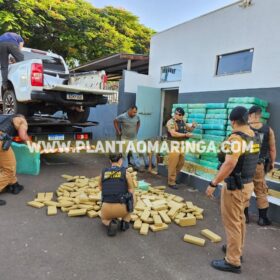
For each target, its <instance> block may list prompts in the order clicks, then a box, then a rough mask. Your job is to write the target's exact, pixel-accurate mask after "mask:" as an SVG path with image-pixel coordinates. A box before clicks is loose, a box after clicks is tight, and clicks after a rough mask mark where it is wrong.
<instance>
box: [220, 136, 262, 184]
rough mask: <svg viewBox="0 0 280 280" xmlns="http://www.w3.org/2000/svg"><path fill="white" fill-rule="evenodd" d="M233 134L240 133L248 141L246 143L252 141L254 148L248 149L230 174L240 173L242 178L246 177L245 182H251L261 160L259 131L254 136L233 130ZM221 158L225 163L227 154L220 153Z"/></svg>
mask: <svg viewBox="0 0 280 280" xmlns="http://www.w3.org/2000/svg"><path fill="white" fill-rule="evenodd" d="M232 134H236V135H239V136H240V137H241V138H242V139H243V140H244V141H246V143H252V145H253V147H254V148H253V149H252V150H251V149H250V150H249V151H246V152H245V153H244V154H242V155H241V156H240V157H239V158H238V162H237V164H236V166H235V168H234V170H233V171H232V173H231V174H230V176H234V175H236V174H239V175H240V176H241V178H242V179H244V183H249V182H251V181H253V177H254V176H255V173H256V167H257V164H258V161H259V153H260V137H259V135H258V134H257V133H256V134H255V136H254V137H251V136H249V135H247V134H245V133H243V132H240V131H236V132H233V133H232ZM219 160H220V161H221V163H223V162H224V160H225V154H223V156H222V154H220V155H219Z"/></svg>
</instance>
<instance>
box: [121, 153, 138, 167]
mask: <svg viewBox="0 0 280 280" xmlns="http://www.w3.org/2000/svg"><path fill="white" fill-rule="evenodd" d="M131 155H132V158H133V162H134V165H135V166H136V167H137V168H139V167H140V166H141V162H140V159H139V156H138V154H135V153H131ZM123 167H125V168H127V167H128V158H127V155H126V154H125V155H124V156H123Z"/></svg>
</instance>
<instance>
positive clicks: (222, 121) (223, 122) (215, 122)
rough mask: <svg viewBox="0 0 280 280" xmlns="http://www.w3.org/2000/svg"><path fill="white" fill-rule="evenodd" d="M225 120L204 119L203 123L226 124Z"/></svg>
mask: <svg viewBox="0 0 280 280" xmlns="http://www.w3.org/2000/svg"><path fill="white" fill-rule="evenodd" d="M227 122H228V121H227V120H219V119H205V122H204V123H205V124H227Z"/></svg>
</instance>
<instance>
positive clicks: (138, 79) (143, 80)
mask: <svg viewBox="0 0 280 280" xmlns="http://www.w3.org/2000/svg"><path fill="white" fill-rule="evenodd" d="M124 81H125V85H124V92H130V93H136V92H137V87H138V85H139V86H147V87H149V86H150V87H151V86H153V85H154V83H153V82H152V77H151V76H149V75H144V74H139V73H137V72H133V71H124Z"/></svg>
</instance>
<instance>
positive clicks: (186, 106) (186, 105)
mask: <svg viewBox="0 0 280 280" xmlns="http://www.w3.org/2000/svg"><path fill="white" fill-rule="evenodd" d="M172 107H173V108H174V109H175V108H177V107H181V108H186V109H188V104H186V103H181V104H180V103H178V104H173V106H172Z"/></svg>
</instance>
